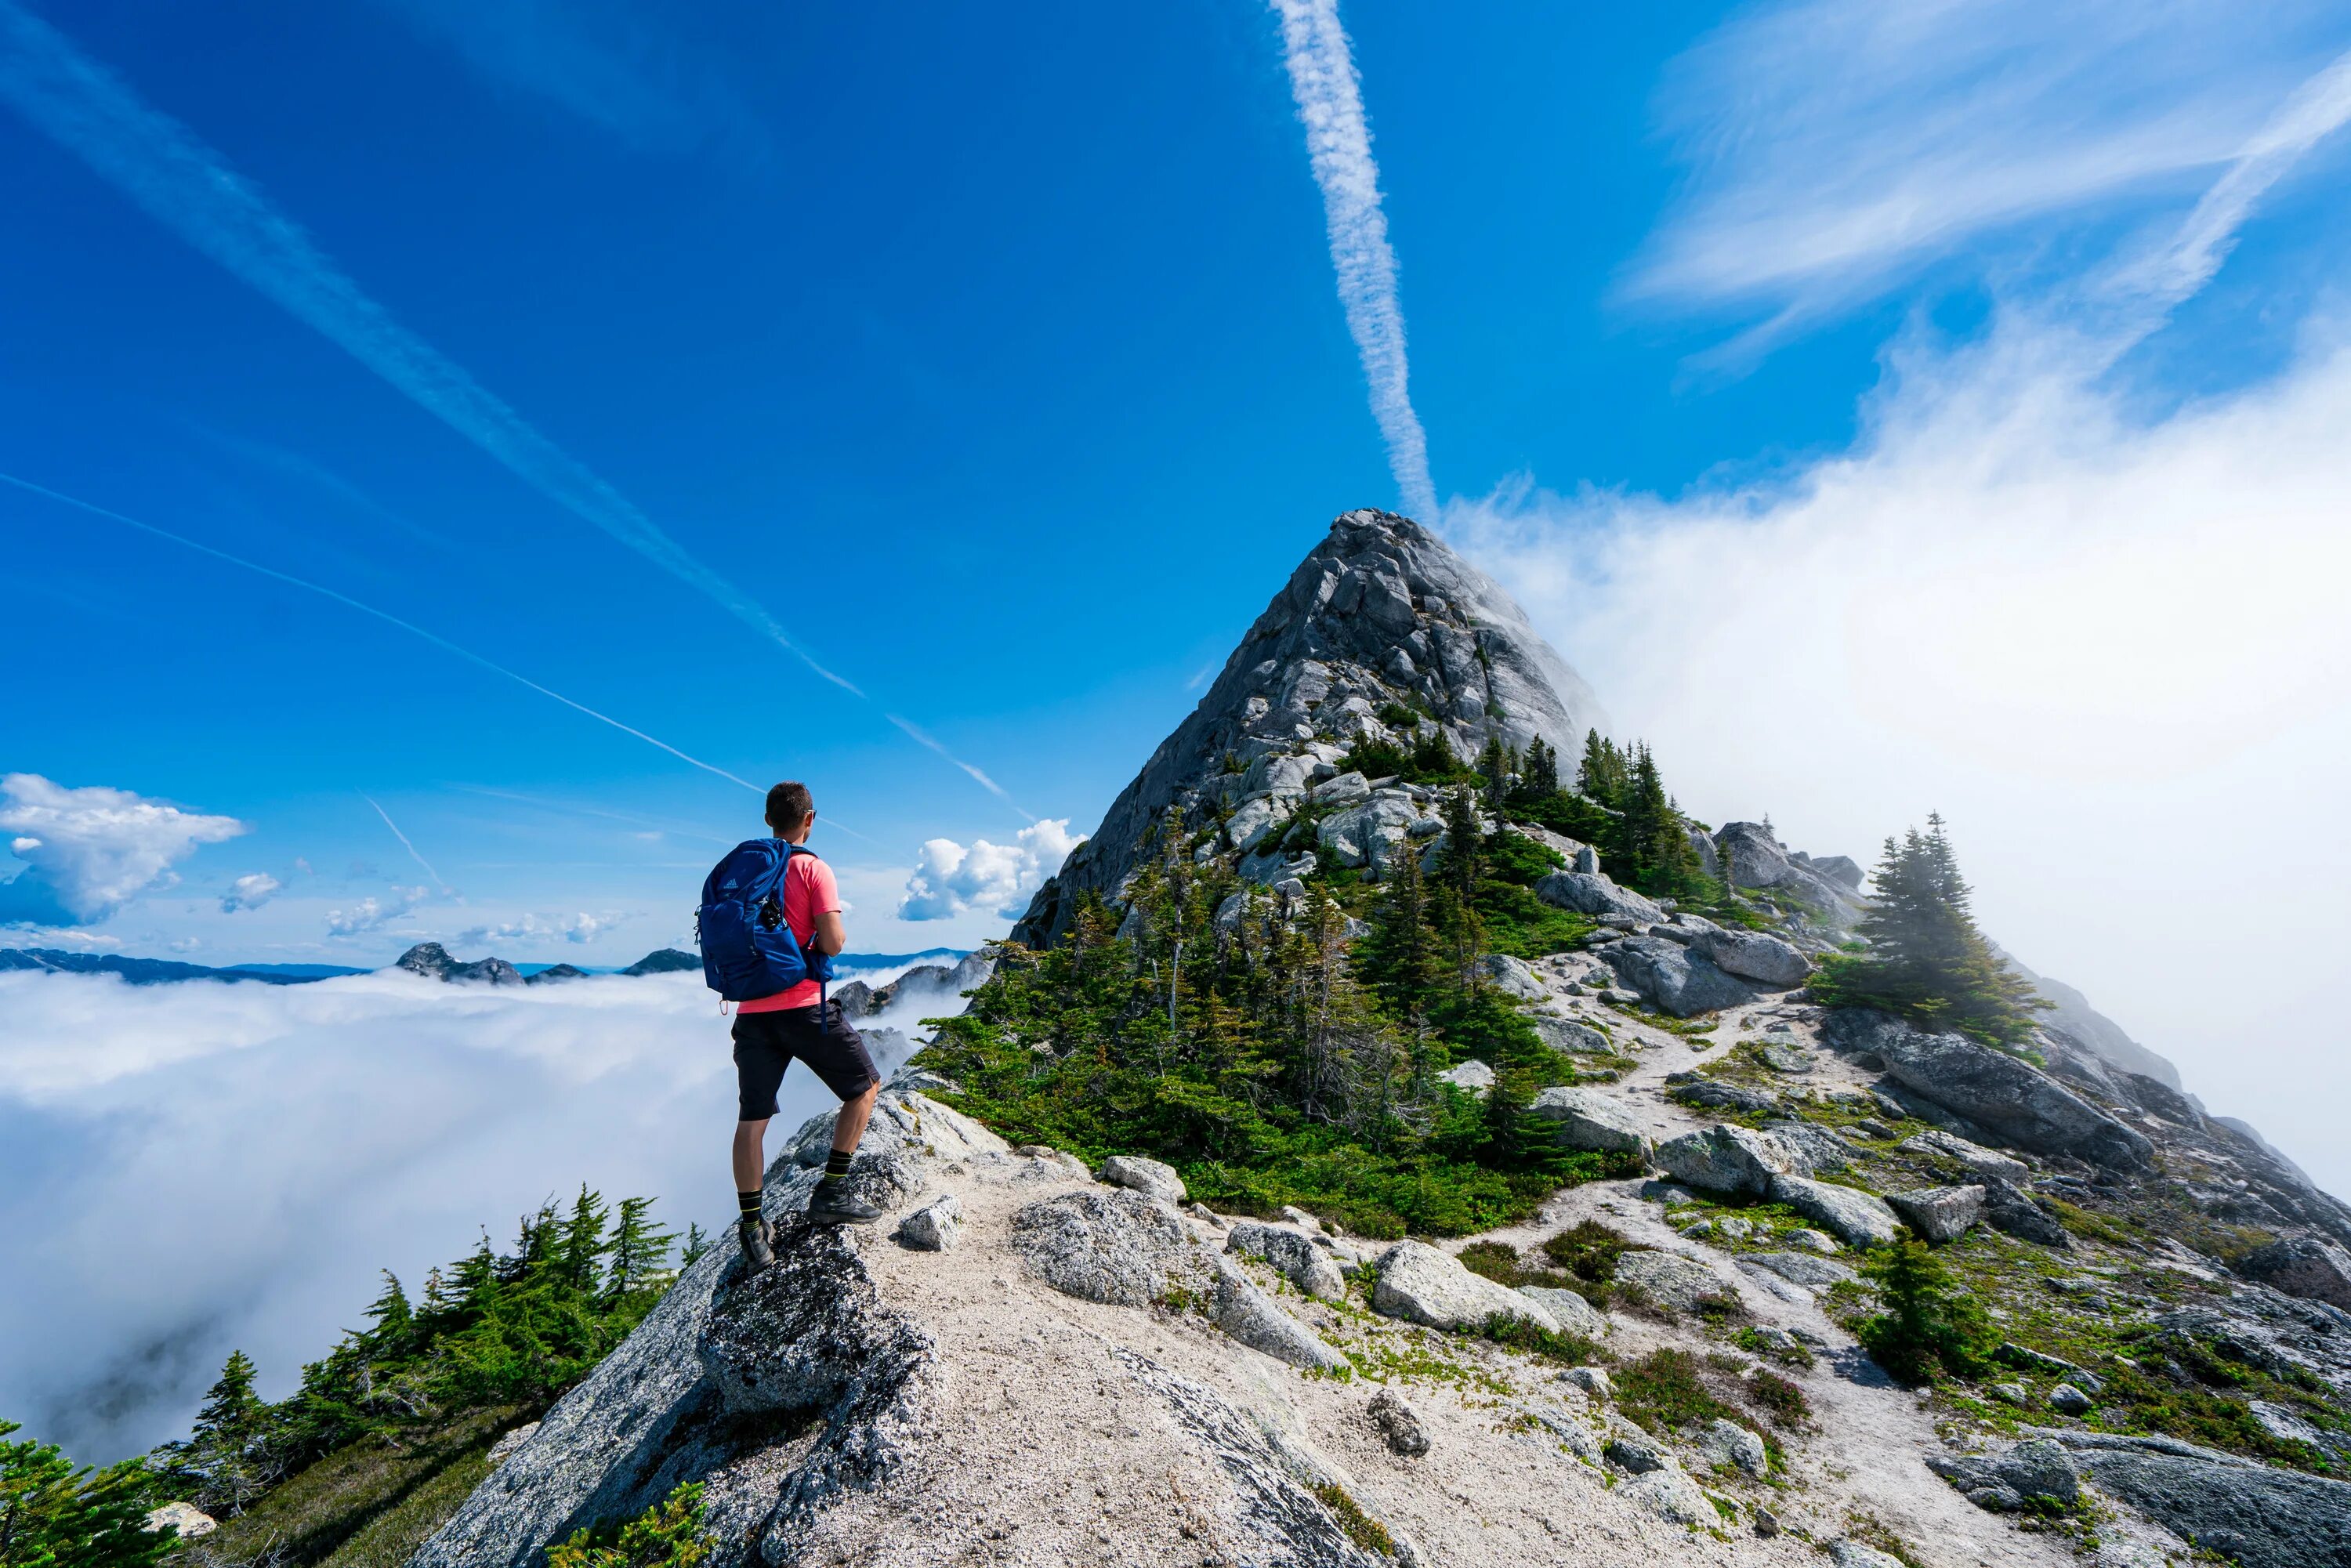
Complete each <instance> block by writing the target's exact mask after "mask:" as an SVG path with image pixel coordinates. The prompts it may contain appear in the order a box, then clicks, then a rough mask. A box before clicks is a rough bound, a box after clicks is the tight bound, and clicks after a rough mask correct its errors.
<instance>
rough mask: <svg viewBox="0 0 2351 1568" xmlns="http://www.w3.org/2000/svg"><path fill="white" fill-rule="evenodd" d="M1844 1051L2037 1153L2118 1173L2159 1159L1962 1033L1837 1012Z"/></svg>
mask: <svg viewBox="0 0 2351 1568" xmlns="http://www.w3.org/2000/svg"><path fill="white" fill-rule="evenodd" d="M1828 1038H1829V1039H1830V1040H1831V1041H1832V1043H1834V1045H1835V1046H1836V1047H1837V1049H1839V1050H1840V1051H1852V1052H1856V1053H1862V1052H1866V1053H1871V1054H1875V1055H1876V1056H1877V1057H1878V1058H1880V1059H1881V1060H1882V1061H1885V1063H1886V1076H1887V1077H1889V1078H1891V1079H1893V1080H1895V1082H1897V1083H1900V1084H1901V1085H1902V1086H1903V1087H1904V1088H1906V1089H1908V1090H1909V1091H1910V1092H1913V1093H1914V1094H1917V1095H1921V1096H1923V1097H1925V1098H1926V1099H1928V1100H1930V1101H1932V1102H1934V1103H1936V1104H1938V1105H1940V1106H1942V1107H1943V1108H1944V1109H1946V1110H1948V1111H1951V1112H1954V1113H1957V1114H1959V1115H1961V1116H1964V1117H1967V1118H1968V1119H1969V1120H1970V1121H1973V1122H1976V1123H1979V1124H1982V1125H1983V1126H1986V1127H1990V1128H1992V1129H1994V1130H1996V1131H1997V1132H1998V1133H1999V1134H2001V1137H2002V1138H2003V1139H2005V1140H2006V1141H2007V1142H2008V1143H2010V1144H2011V1145H2014V1146H2015V1147H2017V1148H2021V1149H2029V1150H2031V1151H2032V1152H2033V1153H2035V1154H2045V1155H2074V1156H2076V1157H2078V1158H2081V1159H2085V1160H2088V1161H2090V1162H2091V1163H2092V1164H2094V1165H2103V1166H2110V1167H2112V1168H2114V1169H2116V1170H2125V1171H2137V1170H2145V1169H2147V1168H2149V1167H2150V1166H2152V1164H2153V1159H2154V1152H2155V1145H2153V1144H2152V1143H2151V1142H2150V1141H2149V1140H2148V1138H2147V1134H2144V1133H2141V1132H2139V1131H2137V1129H2135V1128H2132V1127H2127V1126H2125V1125H2124V1124H2122V1123H2121V1122H2119V1121H2117V1120H2116V1119H2115V1118H2114V1117H2113V1116H2111V1115H2108V1114H2107V1113H2105V1112H2104V1111H2101V1110H2099V1109H2098V1108H2097V1107H2096V1106H2095V1105H2093V1104H2091V1103H2089V1102H2088V1101H2086V1100H2085V1099H2083V1098H2082V1097H2081V1096H2080V1095H2078V1094H2075V1093H2074V1092H2073V1091H2071V1090H2069V1089H2067V1088H2066V1087H2065V1086H2064V1084H2062V1083H2059V1082H2057V1081H2056V1080H2055V1079H2053V1078H2051V1077H2050V1076H2049V1075H2048V1074H2046V1073H2044V1072H2041V1071H2036V1070H2035V1069H2034V1068H2032V1067H2031V1066H2030V1065H2028V1064H2026V1063H2024V1062H2022V1061H2018V1060H2017V1059H2016V1058H2014V1057H2012V1056H2009V1055H2007V1054H2005V1053H2003V1052H2001V1051H1994V1050H1992V1049H1991V1047H1990V1046H1985V1045H1978V1044H1977V1043H1976V1042H1975V1041H1974V1040H1969V1039H1967V1038H1966V1037H1965V1036H1962V1035H1956V1034H1928V1033H1925V1032H1923V1031H1921V1030H1917V1029H1913V1028H1912V1027H1911V1026H1910V1025H1908V1024H1907V1023H1904V1022H1903V1021H1902V1020H1901V1019H1896V1018H1892V1017H1889V1016H1888V1015H1886V1014H1885V1013H1877V1012H1869V1011H1866V1010H1864V1009H1849V1010H1841V1011H1838V1012H1836V1013H1834V1014H1833V1015H1831V1018H1830V1022H1829V1031H1828Z"/></svg>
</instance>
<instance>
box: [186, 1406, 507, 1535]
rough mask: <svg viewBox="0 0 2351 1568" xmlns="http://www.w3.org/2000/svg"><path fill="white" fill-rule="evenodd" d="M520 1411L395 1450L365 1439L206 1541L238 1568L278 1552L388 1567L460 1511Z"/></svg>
mask: <svg viewBox="0 0 2351 1568" xmlns="http://www.w3.org/2000/svg"><path fill="white" fill-rule="evenodd" d="M521 1414H522V1412H521V1411H520V1410H519V1409H518V1408H517V1407H513V1406H505V1407H500V1408H497V1409H491V1410H476V1411H473V1412H470V1413H468V1414H467V1415H465V1416H462V1417H460V1418H458V1419H456V1420H454V1421H450V1422H448V1423H445V1424H444V1425H442V1426H439V1427H428V1428H424V1429H423V1430H421V1431H417V1432H414V1433H409V1434H403V1440H402V1442H400V1443H398V1444H396V1445H395V1444H393V1443H390V1442H387V1441H384V1440H383V1439H381V1438H377V1437H363V1438H361V1439H360V1441H358V1442H356V1443H352V1444H350V1446H348V1447H346V1448H338V1449H336V1450H335V1451H334V1452H333V1453H331V1454H329V1455H328V1456H326V1458H322V1459H319V1461H317V1462H316V1463H315V1464H312V1465H310V1466H308V1468H306V1469H303V1470H302V1471H301V1472H300V1473H298V1474H297V1475H295V1476H294V1477H292V1478H291V1479H288V1480H287V1481H286V1482H284V1483H283V1484H282V1485H280V1486H277V1487H275V1488H273V1489H272V1490H270V1491H269V1492H268V1493H267V1495H266V1496H264V1497H263V1498H262V1499H261V1500H260V1501H259V1502H257V1503H256V1504H255V1505H254V1506H253V1507H252V1508H251V1509H249V1510H248V1511H246V1512H244V1513H242V1514H238V1515H235V1516H234V1517H232V1518H228V1519H224V1520H223V1521H221V1527H220V1529H219V1530H218V1531H214V1533H213V1534H212V1535H210V1536H207V1537H206V1538H205V1541H204V1545H205V1547H206V1549H207V1550H209V1551H211V1552H214V1554H215V1555H217V1556H220V1557H222V1558H224V1559H226V1560H229V1561H234V1562H244V1561H246V1560H248V1559H253V1558H258V1557H262V1556H265V1555H268V1554H271V1553H273V1552H274V1553H275V1560H276V1561H277V1562H278V1563H287V1564H295V1563H332V1564H335V1565H336V1568H392V1565H394V1564H398V1563H403V1562H405V1561H406V1560H407V1557H408V1554H409V1553H410V1552H413V1551H414V1550H415V1549H416V1547H417V1546H418V1545H420V1544H422V1543H423V1541H424V1539H425V1538H426V1537H427V1536H429V1535H431V1534H432V1533H433V1532H434V1531H436V1530H438V1529H440V1528H441V1526H442V1525H443V1524H444V1523H445V1522H447V1521H448V1518H449V1516H450V1515H451V1514H453V1513H455V1512H456V1511H457V1507H458V1505H459V1504H460V1503H463V1502H464V1501H465V1499H466V1497H467V1496H468V1495H469V1494H470V1493H471V1492H472V1491H473V1490H474V1488H475V1486H476V1485H477V1484H479V1482H480V1480H481V1479H482V1478H483V1477H484V1476H486V1475H487V1474H488V1473H489V1461H488V1459H487V1458H486V1457H485V1456H486V1454H487V1452H488V1450H489V1446H490V1444H491V1443H492V1442H494V1441H496V1438H497V1436H498V1434H499V1433H500V1432H501V1431H503V1430H504V1429H505V1428H507V1427H509V1426H511V1425H513V1424H514V1422H515V1421H516V1419H517V1417H519V1416H520V1415H521Z"/></svg>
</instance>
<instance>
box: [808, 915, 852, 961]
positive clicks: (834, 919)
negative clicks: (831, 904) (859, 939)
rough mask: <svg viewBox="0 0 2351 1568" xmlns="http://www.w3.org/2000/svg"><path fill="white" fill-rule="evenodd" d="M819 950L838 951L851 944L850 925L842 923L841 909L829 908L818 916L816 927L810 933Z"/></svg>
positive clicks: (813, 944) (823, 951) (812, 944)
mask: <svg viewBox="0 0 2351 1568" xmlns="http://www.w3.org/2000/svg"><path fill="white" fill-rule="evenodd" d="M809 935H810V936H811V937H812V938H813V939H814V940H813V942H812V943H811V946H814V947H815V948H816V949H817V950H818V951H819V952H822V953H838V952H840V951H841V949H842V948H844V947H846V946H849V927H847V926H846V925H842V924H841V912H840V911H839V910H827V911H826V912H825V913H824V914H822V915H818V916H817V917H816V929H815V930H814V931H812V932H810V934H809Z"/></svg>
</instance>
